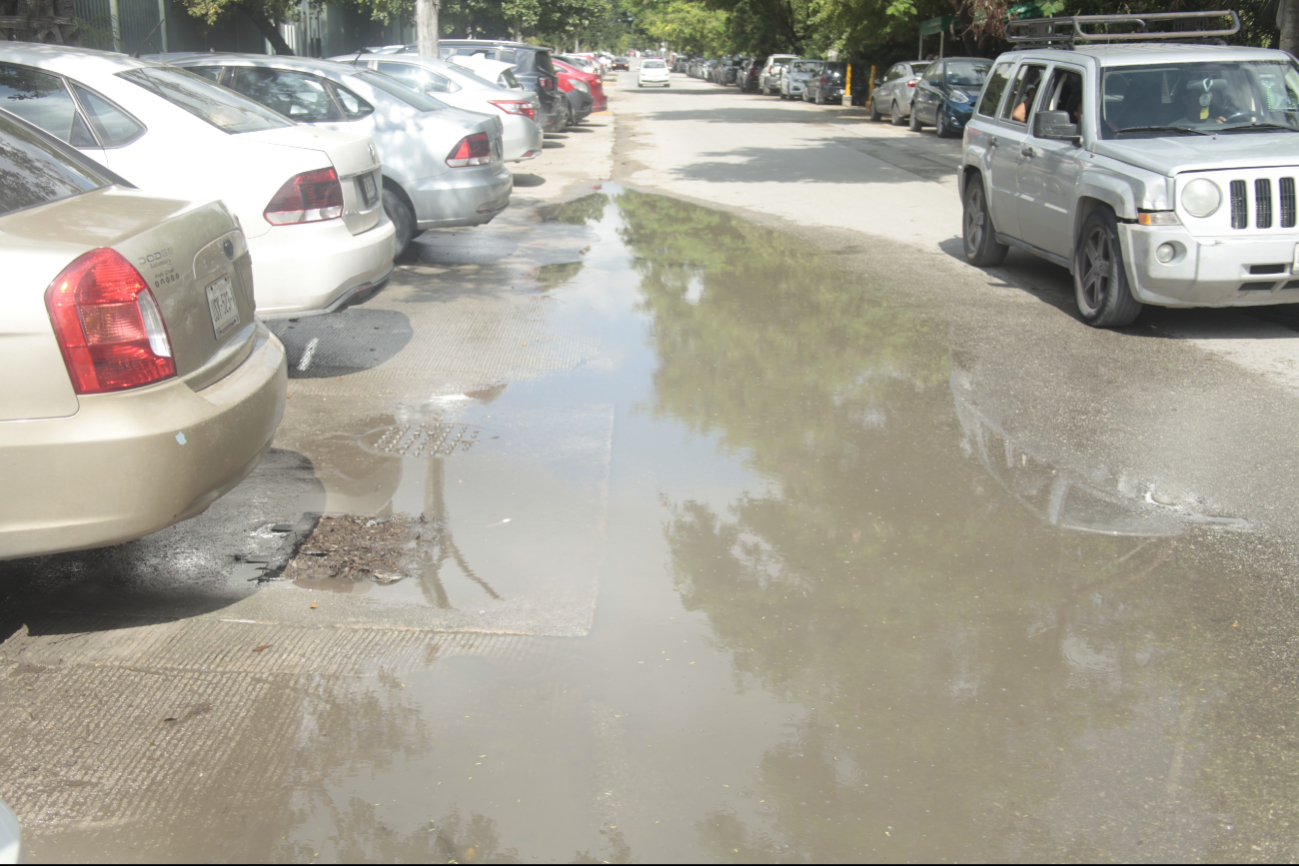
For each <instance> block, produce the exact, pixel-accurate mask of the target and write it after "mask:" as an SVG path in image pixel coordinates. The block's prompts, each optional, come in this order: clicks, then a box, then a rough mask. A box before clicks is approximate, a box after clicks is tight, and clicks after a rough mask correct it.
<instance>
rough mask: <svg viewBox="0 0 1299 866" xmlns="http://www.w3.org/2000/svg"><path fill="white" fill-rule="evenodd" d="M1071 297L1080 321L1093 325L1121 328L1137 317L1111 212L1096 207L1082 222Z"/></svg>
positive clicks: (1137, 308)
mask: <svg viewBox="0 0 1299 866" xmlns="http://www.w3.org/2000/svg"><path fill="white" fill-rule="evenodd" d="M1073 285H1074V298H1075V299H1076V300H1077V302H1078V312H1079V313H1080V314H1082V318H1083V321H1084V322H1086V323H1087V324H1089V325H1091V326H1093V327H1096V328H1122V327H1124V326H1125V325H1130V324H1132V323H1133V322H1135V321H1136V320H1137V316H1139V315H1140V314H1141V307H1142V304H1141V302H1140V301H1138V300H1137V299H1136V298H1134V297H1132V289H1131V288H1130V287H1129V286H1128V272H1127V269H1126V268H1124V266H1123V246H1122V244H1121V243H1120V241H1119V224H1118V220H1117V219H1116V218H1115V217H1114V212H1113V211H1112V210H1110V209H1109V208H1107V207H1098V208H1096V210H1094V211H1092V214H1091V216H1089V217H1087V221H1086V222H1084V223H1083V229H1082V234H1081V235H1080V236H1079V238H1078V247H1077V249H1075V250H1074V254H1073Z"/></svg>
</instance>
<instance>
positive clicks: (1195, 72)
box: [1101, 60, 1299, 139]
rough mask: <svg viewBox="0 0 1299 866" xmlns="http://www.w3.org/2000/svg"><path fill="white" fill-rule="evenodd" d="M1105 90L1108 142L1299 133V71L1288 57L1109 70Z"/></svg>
mask: <svg viewBox="0 0 1299 866" xmlns="http://www.w3.org/2000/svg"><path fill="white" fill-rule="evenodd" d="M1101 93H1102V94H1103V95H1104V103H1103V105H1104V107H1103V109H1102V112H1101V137H1102V138H1107V139H1113V138H1133V137H1140V136H1157V135H1195V134H1205V133H1215V132H1231V131H1237V130H1239V131H1251V130H1253V131H1271V130H1277V129H1283V130H1295V131H1297V132H1299V68H1296V67H1295V64H1294V63H1293V62H1287V61H1284V60H1260V61H1246V62H1231V63H1222V62H1211V63H1171V64H1160V65H1150V66H1119V67H1111V68H1108V69H1106V70H1105V72H1104V74H1103V75H1102V77H1101Z"/></svg>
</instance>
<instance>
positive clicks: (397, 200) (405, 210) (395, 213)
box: [383, 187, 415, 258]
mask: <svg viewBox="0 0 1299 866" xmlns="http://www.w3.org/2000/svg"><path fill="white" fill-rule="evenodd" d="M383 210H384V212H385V213H386V214H388V219H390V220H392V227H393V230H394V234H393V239H392V249H393V253H392V254H393V257H394V258H396V257H397V256H399V255H401V254H402V253H404V252H405V251H406V247H408V246H410V242H411V240H412V239H413V238H414V237H415V214H413V213H411V210H410V205H408V204H406V200H405V199H404V198H402V197H401V196H400V195H399V194H398V193H397V192H396V191H395V190H392V189H389V188H387V187H384V190H383Z"/></svg>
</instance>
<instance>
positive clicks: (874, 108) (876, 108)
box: [871, 98, 884, 123]
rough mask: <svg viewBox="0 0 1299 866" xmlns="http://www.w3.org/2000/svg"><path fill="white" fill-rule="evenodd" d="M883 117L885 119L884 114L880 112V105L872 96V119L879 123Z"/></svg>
mask: <svg viewBox="0 0 1299 866" xmlns="http://www.w3.org/2000/svg"><path fill="white" fill-rule="evenodd" d="M883 119H884V115H882V114H880V107H879V105H877V104H876V102H875V100H874V98H872V99H871V120H872V121H874V122H875V123H879V122H880V121H881V120H883Z"/></svg>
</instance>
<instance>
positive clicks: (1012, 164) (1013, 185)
mask: <svg viewBox="0 0 1299 866" xmlns="http://www.w3.org/2000/svg"><path fill="white" fill-rule="evenodd" d="M1045 73H1046V64H1045V63H1039V62H1035V61H1026V62H1024V63H1022V64H1021V65H1020V67H1019V69H1018V71H1017V72H1016V73H1015V79H1014V82H1013V83H1012V85H1011V92H1010V94H1009V96H1008V97H1007V98H1006V100H1005V102H1004V103H1003V104H1002V106H1001V112H1000V114H999V116H998V118H997V126H996V132H995V133H994V134H993V137H992V140H991V141H990V142H989V150H990V152H991V155H990V156H989V157H988V173H989V177H988V209H989V210H990V211H991V213H992V223H993V225H994V226H995V227H996V229H997V231H999V232H1001V233H1002V234H1005V235H1010V236H1011V237H1013V238H1017V239H1022V238H1023V235H1022V234H1021V232H1020V223H1019V160H1020V151H1021V150H1022V149H1023V148H1024V146H1025V142H1026V141H1027V139H1028V117H1027V116H1028V114H1030V113H1031V111H1030V110H1029V109H1030V108H1031V107H1032V104H1033V102H1034V101H1035V100H1036V98H1037V90H1038V86H1039V85H1040V84H1041V82H1042V77H1043V75H1044V74H1045ZM1021 118H1023V119H1021Z"/></svg>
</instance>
